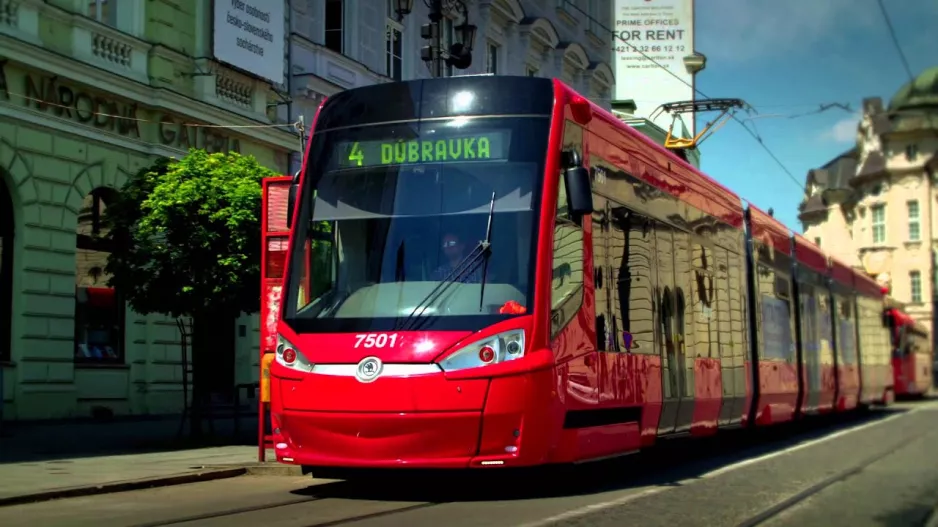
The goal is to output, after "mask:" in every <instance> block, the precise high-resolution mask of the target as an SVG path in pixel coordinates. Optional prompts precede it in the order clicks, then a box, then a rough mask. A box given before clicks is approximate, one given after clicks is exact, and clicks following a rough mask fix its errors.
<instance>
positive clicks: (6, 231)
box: [0, 179, 14, 362]
mask: <svg viewBox="0 0 938 527" xmlns="http://www.w3.org/2000/svg"><path fill="white" fill-rule="evenodd" d="M13 234H14V228H13V199H12V197H11V196H10V191H9V189H8V188H7V186H6V184H5V183H4V182H3V180H2V179H0V362H5V361H9V360H10V359H11V358H12V350H11V348H12V346H13V343H12V341H11V338H10V337H11V334H12V326H13Z"/></svg>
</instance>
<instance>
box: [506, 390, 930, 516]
mask: <svg viewBox="0 0 938 527" xmlns="http://www.w3.org/2000/svg"><path fill="white" fill-rule="evenodd" d="M924 410H938V401H934V402H930V403H927V404H925V405H922V406H917V407H915V408H913V409H911V410H908V411H905V412H902V413H899V414H896V415H891V416H889V417H887V418H885V419H880V420H877V421H872V422H869V423H863V424H861V425H857V426H854V427H851V428H847V429H845V430H841V431H839V432H835V433H833V434H830V435H826V436H824V437H819V438H817V439H811V440H808V441H804V442H802V443H798V444H797V445H794V446H792V447H789V448H786V449H784V450H779V451H777V452H771V453H768V454H765V455H762V456H758V457H754V458H752V459H747V460H745V461H740V462H738V463H733V464H732V465H728V466H725V467H723V468H719V469H717V470H713V471H711V472H708V473H706V474H704V475H703V476H700V477H699V478H691V480H685V482H687V483H690V482H691V481H692V480H693V479H702V478H712V477H716V476H719V475H720V474H725V473H727V472H731V471H733V470H737V469H740V468H743V467H745V466H748V465H753V464H756V463H760V462H762V461H766V460H768V459H772V458H775V457H779V456H781V455H783V454H790V453H791V452H795V451H798V450H801V449H804V448H808V447H810V446H814V445H818V444H820V443H823V442H825V441H829V440H831V439H836V438H838V437H843V436H845V435H847V434H850V433H853V432H859V431H860V430H864V429H866V428H872V427H873V426H876V425H881V424H884V423H888V422H890V421H893V420H895V419H898V418H900V417H903V416H906V415H911V414H914V413H917V412H920V411H924ZM685 482H679V485H680V484H684V483H685ZM672 488H674V487H673V486H670V485H669V486H666V487H665V486H661V487H652V488H650V489H646V490H643V491H641V492H636V493H635V494H629V495H628V496H623V497H621V498H617V499H614V500H609V501H603V502H600V503H594V504H592V505H587V506H585V507H580V508H578V509H573V510H570V511H567V512H564V513H561V514H557V515H555V516H550V517H548V518H544V519H541V520H536V521H533V522H529V523H524V524H521V525H520V526H519V527H545V526H547V525H551V524H554V523H557V522H561V521H566V520H571V519H573V518H578V517H580V516H585V515H587V514H592V513H594V512H597V511H601V510H605V509H611V508H613V507H618V506H620V505H623V504H625V503H628V502H630V501H634V500H637V499H639V498H644V497H646V496H651V495H653V494H658V493H660V492H664V491H666V490H669V489H672ZM929 527H931V526H929ZM935 527H938V526H935Z"/></svg>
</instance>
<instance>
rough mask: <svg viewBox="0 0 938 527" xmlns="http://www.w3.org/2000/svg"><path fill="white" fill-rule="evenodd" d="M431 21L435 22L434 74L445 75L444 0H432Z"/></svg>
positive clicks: (437, 75) (436, 75)
mask: <svg viewBox="0 0 938 527" xmlns="http://www.w3.org/2000/svg"><path fill="white" fill-rule="evenodd" d="M430 22H431V23H432V24H433V76H434V77H437V78H439V77H442V76H443V24H442V22H443V0H432V2H431V6H430Z"/></svg>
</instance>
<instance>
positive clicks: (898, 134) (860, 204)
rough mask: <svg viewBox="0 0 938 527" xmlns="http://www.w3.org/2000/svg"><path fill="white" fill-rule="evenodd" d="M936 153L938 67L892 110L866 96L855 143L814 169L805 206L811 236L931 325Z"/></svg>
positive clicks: (802, 215) (909, 86) (894, 102)
mask: <svg viewBox="0 0 938 527" xmlns="http://www.w3.org/2000/svg"><path fill="white" fill-rule="evenodd" d="M936 152H938V67H934V68H930V69H928V70H926V71H925V72H923V73H922V74H921V75H919V76H918V77H917V78H916V79H915V80H914V81H913V82H910V83H909V84H907V85H905V86H903V87H902V88H901V89H900V90H899V91H898V92H897V93H896V94H895V96H894V97H893V98H892V100H891V101H889V105H888V106H887V107H886V108H883V103H882V101H881V100H880V99H879V98H870V99H866V100H864V101H863V117H862V118H861V120H860V124H859V126H858V129H857V142H856V147H855V148H852V149H851V150H849V151H847V152H845V153H844V154H841V155H840V156H838V157H837V158H835V159H834V160H832V161H831V162H830V163H828V164H827V165H825V166H824V167H821V168H819V169H815V170H811V171H810V172H809V173H808V178H807V182H806V185H805V186H806V195H805V199H804V200H803V201H802V203H801V205H800V207H799V209H800V215H799V218H800V219H801V221H802V224H803V227H804V235H805V237H807V238H808V239H809V240H813V241H814V242H815V243H817V244H819V245H820V246H821V247H822V248H823V249H824V250H825V251H827V252H828V253H829V254H832V255H834V256H836V257H838V258H840V259H842V260H843V261H844V262H847V263H848V264H850V265H853V266H855V267H857V268H860V269H863V270H864V271H866V272H867V273H869V274H870V275H871V276H873V277H875V278H876V279H877V280H878V281H879V282H880V283H881V284H882V285H884V286H888V287H889V288H890V291H891V294H892V296H893V297H895V298H896V299H897V300H899V301H900V302H903V303H904V304H905V305H906V310H907V311H908V312H909V314H911V315H912V316H913V317H915V318H916V319H918V320H919V321H921V322H923V323H925V324H926V325H927V326H928V327H931V317H932V309H931V303H930V300H931V295H932V290H931V282H930V272H931V271H930V270H931V250H932V247H933V244H934V242H935V240H936V238H938V236H936V234H935V225H936V222H935V219H934V216H935V215H934V214H933V212H932V210H933V208H934V206H935V188H934V185H930V184H929V173H928V170H927V169H926V168H927V167H926V165H927V164H928V162H929V160H930V159H932V157H933V156H934V155H935V153H936ZM929 220H931V221H929ZM930 241H931V242H930Z"/></svg>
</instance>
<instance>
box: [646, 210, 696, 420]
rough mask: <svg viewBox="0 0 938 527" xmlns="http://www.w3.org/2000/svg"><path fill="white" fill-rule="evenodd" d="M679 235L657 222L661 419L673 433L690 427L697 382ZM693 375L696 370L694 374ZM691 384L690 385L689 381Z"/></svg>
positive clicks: (657, 329) (657, 325)
mask: <svg viewBox="0 0 938 527" xmlns="http://www.w3.org/2000/svg"><path fill="white" fill-rule="evenodd" d="M676 238H677V236H675V232H674V229H672V228H671V227H670V226H668V225H665V224H663V223H660V222H655V256H656V264H657V265H656V270H657V277H656V278H657V279H656V287H655V291H654V295H655V311H656V313H655V318H656V333H657V335H656V340H657V342H658V355H659V357H660V358H661V395H662V399H663V401H662V403H663V404H662V406H661V417H660V419H659V421H658V433H659V434H669V433H673V432H680V431H685V430H688V429H689V428H690V424H691V422H692V418H693V411H694V398H693V390H692V389H691V386H692V385H693V384H692V383H693V379H690V380H689V379H688V378H687V377H688V372H687V369H686V368H685V362H686V355H685V341H684V335H685V333H686V332H685V327H684V325H685V320H684V319H685V316H684V315H685V303H686V300H685V298H684V296H685V294H686V293H685V288H683V287H681V285H682V284H683V283H684V281H685V280H684V279H683V278H685V277H683V276H678V274H679V273H685V274H686V273H687V270H686V269H677V268H676V265H677V263H679V262H680V261H681V260H679V258H676V256H678V255H677V254H676V250H678V249H680V247H676V243H675V242H676V241H679V240H676ZM690 374H691V375H693V370H691V371H690ZM688 381H690V382H688Z"/></svg>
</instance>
